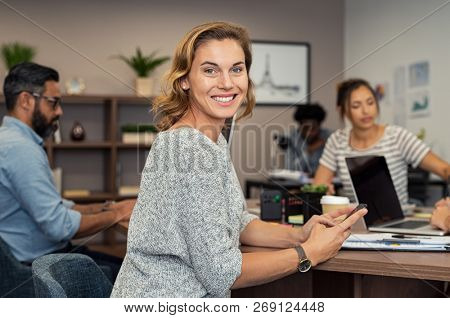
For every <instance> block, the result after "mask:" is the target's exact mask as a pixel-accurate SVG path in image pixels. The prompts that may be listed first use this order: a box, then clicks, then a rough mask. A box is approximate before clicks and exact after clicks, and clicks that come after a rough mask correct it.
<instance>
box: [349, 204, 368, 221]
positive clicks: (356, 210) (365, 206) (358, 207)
mask: <svg viewBox="0 0 450 318" xmlns="http://www.w3.org/2000/svg"><path fill="white" fill-rule="evenodd" d="M361 209H367V204H365V203H360V204H358V206H357V207H356V208H354V209H353V210H352V212H350V213H349V214H348V215H347V217H346V218H345V219H348V218H349V217H350V216H352V215H353V214H355V213H356V212H358V211H359V210H361Z"/></svg>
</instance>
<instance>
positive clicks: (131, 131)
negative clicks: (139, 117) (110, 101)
mask: <svg viewBox="0 0 450 318" xmlns="http://www.w3.org/2000/svg"><path fill="white" fill-rule="evenodd" d="M121 130H122V142H123V143H125V144H144V145H151V144H152V143H153V141H154V140H155V137H156V134H157V133H158V129H157V128H156V127H155V126H153V125H149V124H126V125H123V126H122V127H121Z"/></svg>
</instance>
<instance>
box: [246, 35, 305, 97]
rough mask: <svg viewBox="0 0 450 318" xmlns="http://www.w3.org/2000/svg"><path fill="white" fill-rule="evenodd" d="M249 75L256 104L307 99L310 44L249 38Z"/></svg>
mask: <svg viewBox="0 0 450 318" xmlns="http://www.w3.org/2000/svg"><path fill="white" fill-rule="evenodd" d="M252 51H253V62H252V66H251V69H250V78H251V79H252V81H253V83H254V85H255V96H256V105H270V106H288V105H296V104H306V103H309V101H310V98H309V93H310V54H311V53H310V51H311V49H310V45H309V43H306V42H279V41H262V40H253V41H252Z"/></svg>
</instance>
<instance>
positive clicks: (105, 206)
mask: <svg viewBox="0 0 450 318" xmlns="http://www.w3.org/2000/svg"><path fill="white" fill-rule="evenodd" d="M114 203H116V202H114V201H109V200H108V201H105V202H104V203H103V206H102V208H101V210H100V211H102V212H104V211H108V210H109V209H110V207H111V205H112V204H114Z"/></svg>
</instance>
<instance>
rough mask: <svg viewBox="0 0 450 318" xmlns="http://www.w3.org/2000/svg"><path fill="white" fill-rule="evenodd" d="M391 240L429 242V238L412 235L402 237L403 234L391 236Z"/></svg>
mask: <svg viewBox="0 0 450 318" xmlns="http://www.w3.org/2000/svg"><path fill="white" fill-rule="evenodd" d="M392 238H393V239H421V240H424V239H426V240H431V237H429V236H412V235H404V234H393V235H392Z"/></svg>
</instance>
